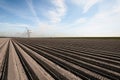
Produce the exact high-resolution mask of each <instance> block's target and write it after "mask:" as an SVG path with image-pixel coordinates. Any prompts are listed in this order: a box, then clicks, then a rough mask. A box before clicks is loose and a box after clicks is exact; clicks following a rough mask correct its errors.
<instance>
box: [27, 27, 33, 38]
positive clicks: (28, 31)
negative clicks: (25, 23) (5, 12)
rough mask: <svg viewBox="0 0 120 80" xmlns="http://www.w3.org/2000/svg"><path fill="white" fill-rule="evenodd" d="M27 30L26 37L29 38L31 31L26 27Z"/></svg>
mask: <svg viewBox="0 0 120 80" xmlns="http://www.w3.org/2000/svg"><path fill="white" fill-rule="evenodd" d="M26 30H27V37H28V38H30V34H31V33H32V32H31V30H29V29H28V27H26Z"/></svg>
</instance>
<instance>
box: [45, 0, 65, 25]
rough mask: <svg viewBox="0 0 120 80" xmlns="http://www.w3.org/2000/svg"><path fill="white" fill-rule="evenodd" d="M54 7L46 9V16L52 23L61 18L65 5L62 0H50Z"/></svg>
mask: <svg viewBox="0 0 120 80" xmlns="http://www.w3.org/2000/svg"><path fill="white" fill-rule="evenodd" d="M52 3H53V5H54V6H55V9H52V10H49V11H48V15H47V16H48V18H49V19H50V21H51V22H53V23H58V22H60V21H61V20H62V18H63V16H64V15H65V14H66V10H67V9H66V5H65V1H64V0H52Z"/></svg>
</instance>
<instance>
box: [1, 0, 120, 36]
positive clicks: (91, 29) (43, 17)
mask: <svg viewBox="0 0 120 80" xmlns="http://www.w3.org/2000/svg"><path fill="white" fill-rule="evenodd" d="M25 27H28V28H29V29H31V30H32V34H31V36H52V37H53V36H64V37H65V36H74V37H75V36H79V37H81V36H82V37H84V36H119V37H120V0H0V34H1V35H9V36H10V35H12V36H23V35H25V34H24V32H25V31H26V30H25ZM12 32H13V33H12Z"/></svg>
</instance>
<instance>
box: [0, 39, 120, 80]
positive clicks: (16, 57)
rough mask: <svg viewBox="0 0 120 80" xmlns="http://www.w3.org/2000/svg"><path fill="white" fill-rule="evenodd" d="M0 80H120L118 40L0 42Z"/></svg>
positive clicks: (119, 44) (119, 40)
mask: <svg viewBox="0 0 120 80" xmlns="http://www.w3.org/2000/svg"><path fill="white" fill-rule="evenodd" d="M0 80H120V39H57V38H56V39H55V38H51V39H49V38H46V39H45V38H44V39H40V38H29V39H25V38H0Z"/></svg>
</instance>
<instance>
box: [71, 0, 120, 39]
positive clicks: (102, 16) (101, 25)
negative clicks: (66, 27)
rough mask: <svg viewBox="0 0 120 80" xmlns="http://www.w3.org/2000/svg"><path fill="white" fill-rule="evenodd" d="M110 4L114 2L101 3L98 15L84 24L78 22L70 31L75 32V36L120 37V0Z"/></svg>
mask: <svg viewBox="0 0 120 80" xmlns="http://www.w3.org/2000/svg"><path fill="white" fill-rule="evenodd" d="M116 1H117V0H116ZM118 1H119V0H118ZM110 4H112V3H110V2H108V3H107V4H104V5H102V4H101V5H100V6H99V11H98V13H97V14H96V15H94V16H93V17H91V18H90V19H89V20H88V21H85V23H84V25H81V23H79V24H77V26H76V27H74V28H72V29H70V31H69V32H73V34H72V35H73V36H80V35H81V34H82V35H83V36H119V37H120V23H119V21H120V2H119V3H118V2H116V3H114V4H112V6H111V5H110ZM106 7H109V8H106ZM103 8H104V9H103ZM83 21H84V20H83Z"/></svg>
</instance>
